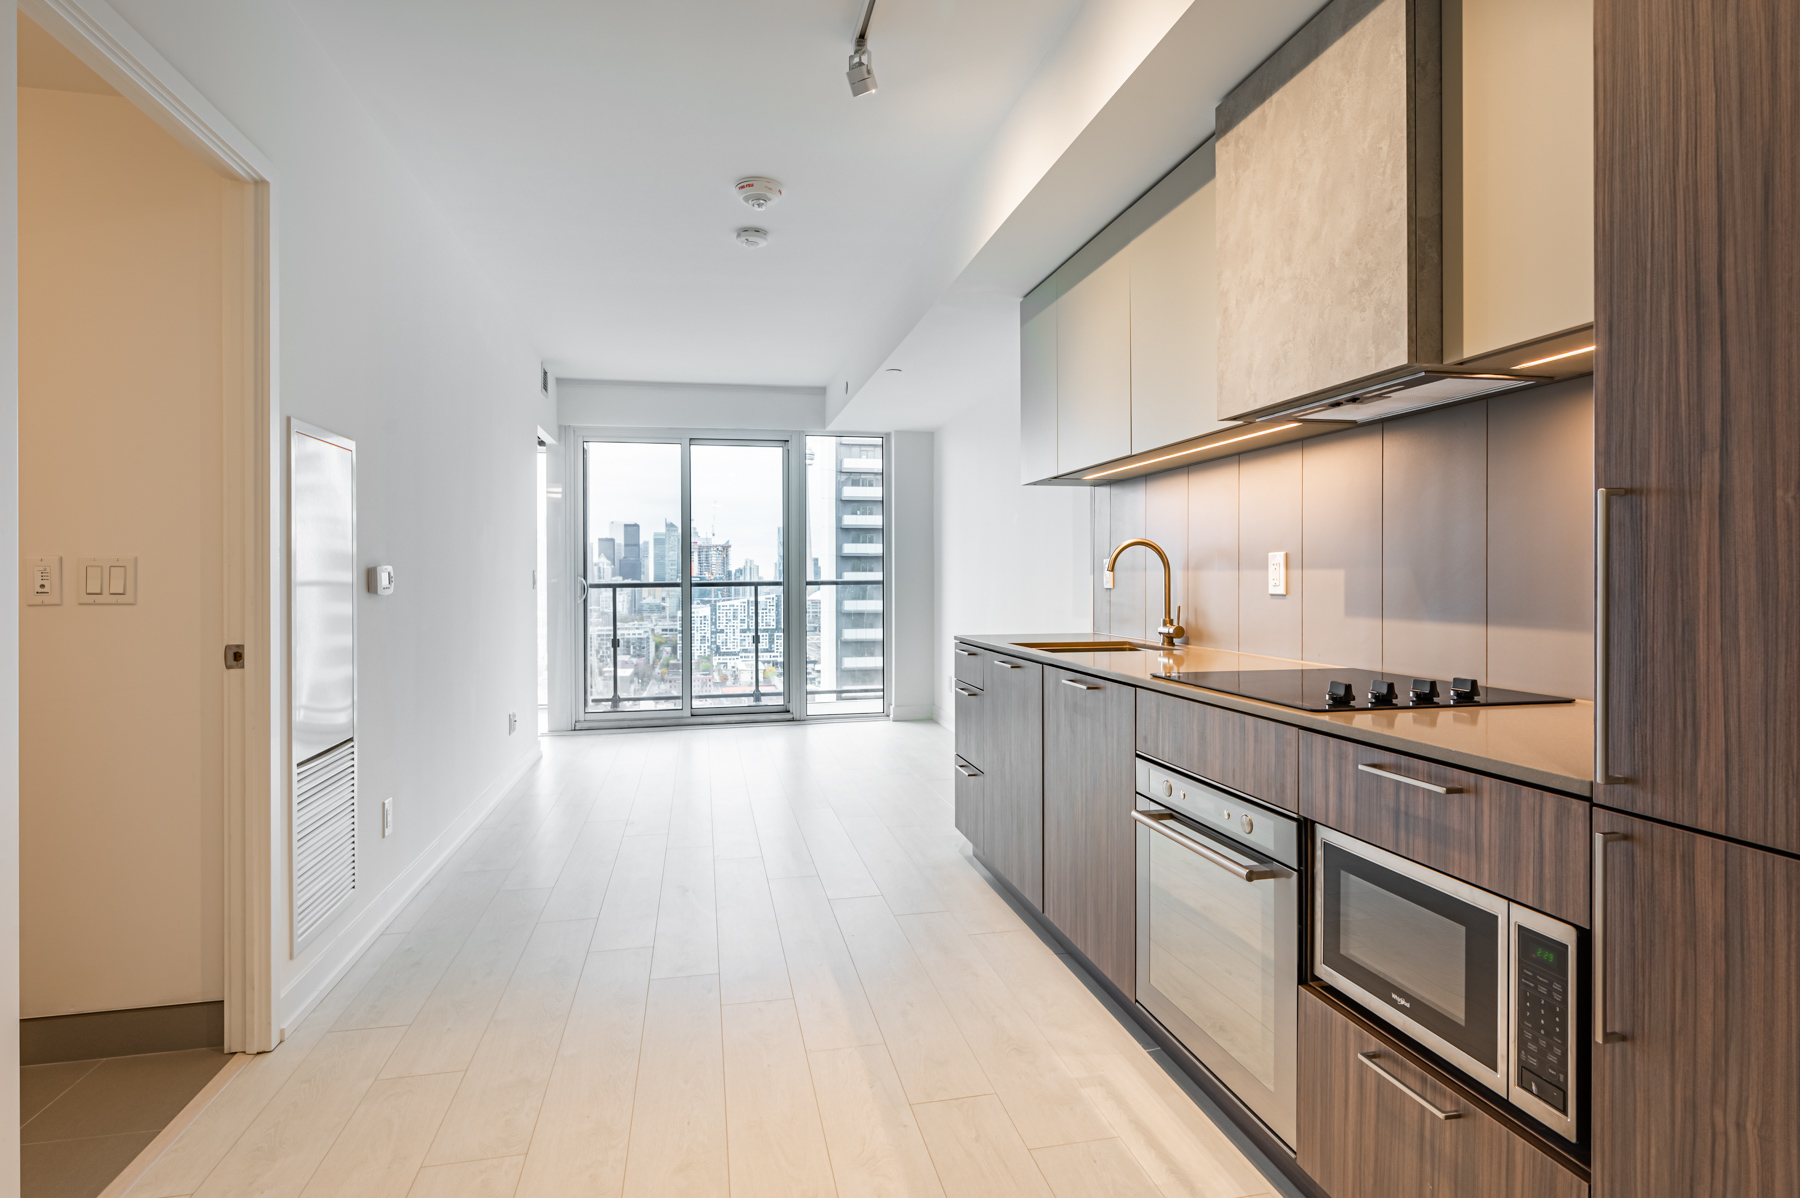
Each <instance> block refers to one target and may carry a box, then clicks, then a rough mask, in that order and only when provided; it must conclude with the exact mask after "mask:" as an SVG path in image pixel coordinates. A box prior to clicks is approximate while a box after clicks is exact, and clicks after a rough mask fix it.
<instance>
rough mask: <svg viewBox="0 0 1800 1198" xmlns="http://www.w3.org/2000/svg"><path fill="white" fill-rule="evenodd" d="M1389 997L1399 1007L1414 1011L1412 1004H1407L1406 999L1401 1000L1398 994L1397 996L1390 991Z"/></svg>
mask: <svg viewBox="0 0 1800 1198" xmlns="http://www.w3.org/2000/svg"><path fill="white" fill-rule="evenodd" d="M1388 997H1389V998H1391V999H1393V1000H1394V1002H1395V1003H1397V1004H1398V1005H1400V1006H1402V1007H1405V1008H1406V1009H1407V1010H1409V1011H1410V1010H1412V1004H1411V1003H1409V1002H1407V1001H1406V1000H1405V999H1404V998H1401V997H1400V996H1399V995H1398V994H1395V993H1394V992H1393V991H1392V990H1390V991H1388Z"/></svg>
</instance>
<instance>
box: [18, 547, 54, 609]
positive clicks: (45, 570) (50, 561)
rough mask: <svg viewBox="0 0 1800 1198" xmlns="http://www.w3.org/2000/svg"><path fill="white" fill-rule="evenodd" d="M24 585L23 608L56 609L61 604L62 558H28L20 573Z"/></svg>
mask: <svg viewBox="0 0 1800 1198" xmlns="http://www.w3.org/2000/svg"><path fill="white" fill-rule="evenodd" d="M20 573H21V576H22V577H21V579H20V581H21V582H23V583H24V585H25V606H27V607H58V606H60V605H61V604H62V558H60V557H28V558H26V559H25V569H24V570H23V571H21V572H20Z"/></svg>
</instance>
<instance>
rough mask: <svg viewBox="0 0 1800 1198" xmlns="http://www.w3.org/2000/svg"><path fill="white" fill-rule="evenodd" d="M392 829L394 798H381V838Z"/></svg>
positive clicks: (385, 837) (387, 834) (386, 836)
mask: <svg viewBox="0 0 1800 1198" xmlns="http://www.w3.org/2000/svg"><path fill="white" fill-rule="evenodd" d="M393 830H394V800H393V799H391V798H387V799H383V800H381V838H382V839H383V840H386V839H387V838H388V836H389V834H391V833H392V832H393Z"/></svg>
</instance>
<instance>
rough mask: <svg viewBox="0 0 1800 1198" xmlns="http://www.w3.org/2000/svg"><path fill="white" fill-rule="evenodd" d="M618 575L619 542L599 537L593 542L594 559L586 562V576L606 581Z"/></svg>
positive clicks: (610, 538) (596, 580)
mask: <svg viewBox="0 0 1800 1198" xmlns="http://www.w3.org/2000/svg"><path fill="white" fill-rule="evenodd" d="M618 576H619V542H618V541H616V540H615V539H613V538H612V537H600V538H598V539H597V540H595V542H594V560H593V561H591V562H589V563H588V577H589V578H591V579H593V580H594V581H595V582H606V581H609V580H611V579H614V578H617V577H618Z"/></svg>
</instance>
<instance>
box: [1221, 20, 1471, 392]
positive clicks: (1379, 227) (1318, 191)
mask: <svg viewBox="0 0 1800 1198" xmlns="http://www.w3.org/2000/svg"><path fill="white" fill-rule="evenodd" d="M1412 7H1413V6H1412V3H1411V2H1410V0H1381V2H1380V3H1378V4H1370V3H1368V0H1337V2H1336V3H1334V4H1332V5H1330V6H1329V7H1328V8H1326V9H1325V10H1323V11H1322V12H1321V13H1320V14H1319V15H1318V16H1316V17H1315V18H1314V19H1313V20H1312V21H1311V22H1309V23H1308V24H1307V26H1306V27H1305V28H1303V29H1302V30H1301V31H1300V32H1299V33H1297V34H1295V36H1294V38H1293V39H1291V40H1290V41H1289V43H1288V44H1286V45H1284V46H1283V47H1282V49H1281V50H1279V51H1277V52H1276V54H1275V55H1274V56H1273V57H1272V58H1271V59H1270V60H1269V61H1268V62H1266V63H1264V64H1263V66H1262V67H1259V68H1258V70H1257V72H1256V73H1255V74H1253V75H1252V76H1251V78H1250V79H1248V80H1246V81H1245V83H1244V84H1243V85H1241V86H1240V87H1239V88H1238V89H1237V90H1235V91H1234V92H1233V93H1232V95H1231V96H1229V97H1227V98H1226V101H1225V102H1224V103H1222V104H1221V105H1220V108H1219V117H1220V120H1219V128H1220V133H1219V136H1218V191H1219V196H1218V269H1219V349H1218V355H1219V414H1220V415H1221V416H1232V415H1236V414H1240V413H1245V412H1249V411H1252V410H1255V409H1257V408H1261V407H1264V406H1266V405H1268V404H1271V403H1275V402H1278V401H1280V400H1284V399H1288V398H1291V397H1293V396H1296V395H1302V394H1305V393H1307V392H1311V391H1315V390H1318V389H1319V388H1322V387H1329V386H1332V385H1334V384H1338V383H1342V382H1345V381H1347V380H1350V379H1354V378H1358V377H1360V376H1363V375H1366V374H1372V373H1374V372H1376V371H1380V370H1386V369H1389V368H1392V367H1394V366H1399V365H1401V364H1403V363H1406V362H1408V361H1434V360H1436V357H1437V355H1438V354H1439V353H1441V351H1442V344H1441V307H1440V305H1441V284H1440V285H1439V286H1438V287H1436V288H1433V287H1431V286H1430V284H1431V283H1435V282H1438V281H1439V280H1440V277H1441V250H1438V251H1432V250H1431V249H1430V248H1429V246H1431V245H1441V229H1442V216H1441V211H1440V210H1439V205H1438V204H1437V203H1434V202H1433V200H1432V198H1431V197H1434V196H1435V195H1436V188H1437V185H1438V179H1437V177H1436V167H1437V158H1436V157H1435V155H1433V154H1422V153H1421V151H1423V150H1425V149H1427V148H1428V147H1426V146H1425V144H1424V143H1425V141H1427V140H1429V139H1428V138H1426V137H1425V136H1424V135H1425V134H1428V133H1430V132H1432V131H1431V130H1424V129H1418V128H1415V127H1414V124H1415V123H1414V122H1413V121H1412V120H1410V119H1409V117H1410V116H1411V113H1412V109H1413V105H1414V104H1415V103H1417V102H1418V97H1417V92H1418V88H1416V87H1415V84H1414V72H1413V70H1412V69H1411V68H1412V65H1413V63H1414V54H1415V53H1420V54H1422V53H1423V48H1422V47H1421V46H1420V45H1419V43H1418V37H1419V35H1420V34H1421V30H1420V29H1419V28H1418V27H1416V26H1415V27H1413V28H1409V24H1411V23H1413V22H1414V19H1415V18H1414V15H1413V14H1412V13H1411V11H1410V10H1411V9H1412ZM1430 7H1431V6H1430V5H1429V4H1420V5H1419V9H1418V11H1419V13H1420V14H1424V13H1425V12H1426V10H1427V9H1429V8H1430ZM1435 29H1436V26H1435V24H1431V25H1430V28H1429V30H1428V31H1426V32H1435ZM1430 40H1431V41H1432V42H1433V43H1435V38H1431V39H1430ZM1296 67H1298V69H1297V70H1296ZM1290 75H1291V77H1289V76H1290ZM1271 89H1272V90H1271ZM1265 92H1267V93H1268V94H1266V95H1265V94H1263V93H1265ZM1249 105H1253V106H1252V107H1248V111H1241V110H1242V109H1244V108H1245V107H1246V106H1249ZM1424 107H1425V106H1424V105H1423V104H1420V108H1421V109H1423V108H1424ZM1424 193H1430V194H1429V195H1426V194H1424ZM1423 233H1429V234H1431V236H1421V234H1423ZM1433 292H1435V293H1433Z"/></svg>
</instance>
